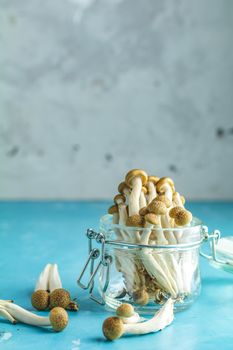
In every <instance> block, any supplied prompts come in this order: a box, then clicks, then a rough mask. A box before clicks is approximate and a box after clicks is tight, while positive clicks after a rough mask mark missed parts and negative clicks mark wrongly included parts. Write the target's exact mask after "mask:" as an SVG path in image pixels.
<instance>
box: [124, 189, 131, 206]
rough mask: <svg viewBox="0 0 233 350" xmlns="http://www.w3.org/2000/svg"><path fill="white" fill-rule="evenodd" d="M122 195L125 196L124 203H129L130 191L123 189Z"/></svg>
mask: <svg viewBox="0 0 233 350" xmlns="http://www.w3.org/2000/svg"><path fill="white" fill-rule="evenodd" d="M123 194H124V196H125V202H126V203H127V204H128V202H129V195H130V190H129V188H126V187H125V188H124V191H123Z"/></svg>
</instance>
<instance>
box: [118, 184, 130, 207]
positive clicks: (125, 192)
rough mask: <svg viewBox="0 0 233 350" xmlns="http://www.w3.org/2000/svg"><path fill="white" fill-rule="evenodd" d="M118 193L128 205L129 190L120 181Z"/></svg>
mask: <svg viewBox="0 0 233 350" xmlns="http://www.w3.org/2000/svg"><path fill="white" fill-rule="evenodd" d="M118 192H119V193H120V194H122V195H123V196H125V199H126V202H127V203H128V199H129V195H130V188H129V186H128V185H127V184H126V182H125V181H122V182H121V183H120V184H119V186H118Z"/></svg>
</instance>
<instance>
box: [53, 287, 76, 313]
mask: <svg viewBox="0 0 233 350" xmlns="http://www.w3.org/2000/svg"><path fill="white" fill-rule="evenodd" d="M70 301H71V299H70V293H69V292H68V290H65V289H63V288H57V289H54V290H53V291H52V293H51V294H50V305H49V306H50V308H51V309H52V308H54V307H56V306H60V307H63V308H64V309H65V308H66V307H67V306H68V305H69V303H70Z"/></svg>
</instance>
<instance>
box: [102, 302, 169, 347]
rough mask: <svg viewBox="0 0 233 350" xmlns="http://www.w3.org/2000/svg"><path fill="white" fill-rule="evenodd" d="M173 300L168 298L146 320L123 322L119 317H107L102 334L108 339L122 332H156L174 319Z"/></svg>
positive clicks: (112, 338) (136, 333) (137, 333)
mask: <svg viewBox="0 0 233 350" xmlns="http://www.w3.org/2000/svg"><path fill="white" fill-rule="evenodd" d="M173 309H174V301H173V300H172V299H168V300H167V302H166V303H165V304H164V305H163V306H162V307H161V309H160V310H159V311H157V312H156V313H155V315H154V316H153V317H152V318H151V319H149V320H148V321H144V322H139V323H131V324H124V323H123V322H122V320H121V319H120V318H119V317H109V318H107V319H106V320H105V321H104V323H103V327H102V330H103V334H104V336H105V337H106V338H107V339H108V340H115V339H118V338H120V337H121V336H122V335H124V334H132V335H140V334H148V333H153V332H158V331H160V330H162V329H163V328H165V327H166V326H168V325H170V324H171V323H172V321H173V319H174V312H173Z"/></svg>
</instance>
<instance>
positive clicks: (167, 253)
mask: <svg viewBox="0 0 233 350" xmlns="http://www.w3.org/2000/svg"><path fill="white" fill-rule="evenodd" d="M111 220H112V218H111V216H110V215H106V216H104V217H102V218H101V221H100V231H101V232H102V233H103V234H104V235H105V237H106V244H105V251H106V253H107V254H108V255H110V256H111V257H112V263H111V267H110V273H109V283H108V288H107V290H106V291H105V292H103V286H104V285H105V282H106V271H105V268H104V266H103V267H101V269H100V273H99V291H100V293H101V295H102V298H103V299H104V302H105V303H106V305H107V306H108V307H110V308H112V309H116V308H117V307H118V306H119V305H120V304H121V303H125V302H127V303H131V304H133V305H134V307H135V309H136V310H137V311H139V312H146V313H151V312H154V310H156V309H157V308H160V307H161V304H163V303H164V302H165V301H166V300H167V299H168V298H169V297H172V298H174V299H175V300H176V302H175V309H176V310H179V309H185V308H187V307H188V306H190V305H191V304H192V303H193V302H194V300H195V299H196V298H197V296H198V295H199V293H200V288H201V279H200V269H199V250H200V243H201V240H202V225H201V222H200V221H199V220H198V219H194V220H193V221H192V223H191V224H190V226H188V227H184V228H171V229H162V228H161V229H159V230H158V229H153V228H135V227H127V226H120V225H115V224H112V222H111ZM120 232H121V233H122V234H124V237H128V241H127V242H125V241H124V242H122V241H120V240H119V233H120ZM145 234H149V235H150V240H149V245H141V244H140V237H142V235H145ZM158 237H159V239H158ZM162 237H164V238H167V240H166V239H165V241H167V242H168V244H163V245H161V244H158V242H161V238H162ZM171 237H172V239H171ZM171 241H172V242H173V244H170V243H171Z"/></svg>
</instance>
